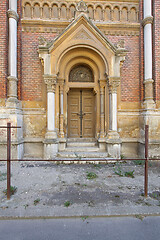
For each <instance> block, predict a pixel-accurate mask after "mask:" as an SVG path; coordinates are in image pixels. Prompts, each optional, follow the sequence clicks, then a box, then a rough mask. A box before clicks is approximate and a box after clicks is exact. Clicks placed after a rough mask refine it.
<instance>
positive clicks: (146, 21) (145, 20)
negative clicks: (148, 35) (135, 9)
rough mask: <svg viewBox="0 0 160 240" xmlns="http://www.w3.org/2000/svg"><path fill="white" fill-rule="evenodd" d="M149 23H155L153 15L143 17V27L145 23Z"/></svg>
mask: <svg viewBox="0 0 160 240" xmlns="http://www.w3.org/2000/svg"><path fill="white" fill-rule="evenodd" d="M147 24H153V16H148V17H146V18H144V19H143V21H142V25H143V27H145V25H147Z"/></svg>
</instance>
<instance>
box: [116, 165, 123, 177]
mask: <svg viewBox="0 0 160 240" xmlns="http://www.w3.org/2000/svg"><path fill="white" fill-rule="evenodd" d="M114 172H115V174H117V175H119V176H120V177H123V175H124V173H123V170H122V169H121V166H118V167H117V168H114Z"/></svg>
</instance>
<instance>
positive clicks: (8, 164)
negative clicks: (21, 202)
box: [7, 123, 11, 200]
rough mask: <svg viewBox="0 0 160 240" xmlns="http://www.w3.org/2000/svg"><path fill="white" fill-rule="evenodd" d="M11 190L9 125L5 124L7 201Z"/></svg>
mask: <svg viewBox="0 0 160 240" xmlns="http://www.w3.org/2000/svg"><path fill="white" fill-rule="evenodd" d="M10 189H11V123H7V199H8V200H9V199H10Z"/></svg>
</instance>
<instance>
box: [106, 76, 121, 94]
mask: <svg viewBox="0 0 160 240" xmlns="http://www.w3.org/2000/svg"><path fill="white" fill-rule="evenodd" d="M119 84H120V77H109V78H108V87H109V90H110V91H111V92H112V93H113V92H115V93H116V92H117V88H118V86H119Z"/></svg>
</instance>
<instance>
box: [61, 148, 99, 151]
mask: <svg viewBox="0 0 160 240" xmlns="http://www.w3.org/2000/svg"><path fill="white" fill-rule="evenodd" d="M99 150H100V149H99V148H98V147H67V148H65V150H64V151H65V152H84V151H85V152H99Z"/></svg>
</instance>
